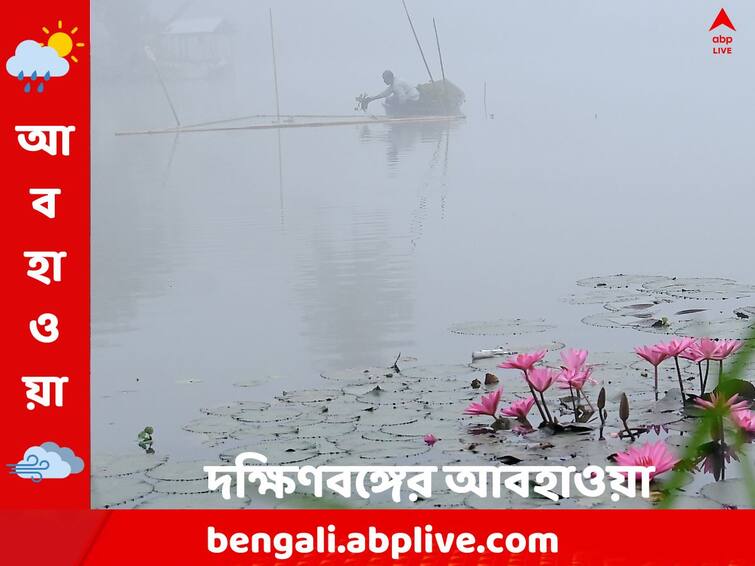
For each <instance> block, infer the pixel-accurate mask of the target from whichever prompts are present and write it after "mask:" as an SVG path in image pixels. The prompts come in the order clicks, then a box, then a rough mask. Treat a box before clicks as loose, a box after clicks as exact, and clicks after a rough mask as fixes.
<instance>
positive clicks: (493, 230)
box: [91, 0, 755, 456]
mask: <svg viewBox="0 0 755 566" xmlns="http://www.w3.org/2000/svg"><path fill="white" fill-rule="evenodd" d="M122 4H125V3H122V2H116V1H115V0H110V1H95V2H94V8H93V27H94V31H93V47H92V55H93V84H92V89H93V97H92V98H93V110H92V124H93V126H92V127H93V131H92V381H91V382H92V441H93V452H94V454H97V453H100V452H106V453H115V454H119V453H129V452H134V451H135V450H138V449H137V448H136V446H135V437H136V434H137V433H138V432H139V431H140V430H141V429H143V428H144V426H145V425H151V426H153V427H154V428H155V431H156V433H155V437H156V442H155V447H156V449H157V450H158V451H159V452H160V453H162V454H170V455H179V456H188V455H196V454H210V453H211V452H212V451H211V450H210V449H208V448H207V447H205V446H201V445H200V444H199V442H198V441H197V440H196V439H195V437H194V436H192V435H191V434H190V433H189V432H186V431H184V430H182V428H181V427H182V425H184V424H185V423H186V422H188V421H190V420H191V419H193V418H195V417H197V416H198V415H199V410H200V408H202V407H207V406H212V405H217V404H219V403H224V402H228V401H231V400H266V399H270V398H272V397H273V396H274V395H276V394H278V393H279V392H281V391H283V390H292V389H296V388H307V387H319V386H320V385H321V380H320V377H319V376H320V373H321V372H323V371H332V370H338V369H343V368H351V367H367V366H374V365H380V366H389V365H390V364H391V363H392V362H393V361H394V359H396V357H397V356H398V355H399V353H401V354H402V355H403V356H405V357H409V358H413V359H416V360H418V361H421V362H422V363H432V364H435V363H468V362H469V361H470V360H471V358H470V356H471V353H472V352H473V351H474V350H479V349H482V348H494V347H496V346H498V345H500V344H502V343H506V342H515V341H519V342H524V343H532V344H544V343H547V342H549V341H560V342H563V343H567V344H569V345H570V346H575V347H584V348H589V349H590V350H595V351H613V352H631V348H632V347H633V346H635V345H639V344H644V343H650V342H652V341H653V340H655V339H656V338H657V337H654V336H653V335H652V334H647V333H642V332H638V331H637V330H632V329H606V328H600V327H594V326H589V325H586V324H584V323H582V322H581V319H582V318H584V317H585V316H588V315H591V314H594V313H596V312H598V311H600V307H601V305H599V304H598V305H596V304H589V305H585V304H573V301H572V302H570V301H568V300H565V298H568V297H569V296H570V295H572V294H574V293H576V292H577V291H578V286H577V285H576V282H577V281H578V280H580V279H583V278H587V277H592V276H598V275H610V274H616V273H628V274H635V273H636V274H646V275H665V276H678V277H723V278H730V279H733V280H736V281H738V282H740V283H743V284H755V264H753V262H752V261H751V260H750V257H749V255H748V253H747V252H748V248H747V246H748V244H750V243H751V242H752V241H753V231H752V220H753V213H754V212H755V197H754V196H753V180H755V161H753V159H752V157H751V154H752V141H751V140H752V132H753V131H755V128H754V127H755V113H753V111H752V100H753V95H754V94H755V92H754V91H755V83H754V82H753V79H752V72H751V70H752V61H753V49H755V36H753V35H752V34H746V33H739V34H738V35H737V39H736V46H735V47H736V50H737V53H736V57H732V58H731V59H730V60H726V61H723V60H715V59H713V58H712V56H711V54H710V49H709V45H710V38H709V34H708V32H707V28H708V25H709V23H710V22H709V20H710V19H711V17H712V14H711V9H710V5H709V3H705V2H690V3H688V4H689V5H688V6H686V7H685V9H684V10H679V9H678V7H674V6H671V5H664V4H661V5H659V4H657V3H652V2H640V3H635V4H633V7H632V10H631V11H625V10H624V8H623V7H622V6H621V5H619V4H615V5H614V4H611V5H604V4H603V3H600V4H599V3H596V2H570V3H568V4H566V3H563V4H562V3H555V2H543V3H539V4H532V3H519V2H498V1H480V2H475V3H461V2H430V1H429V0H426V1H416V2H409V6H410V7H411V9H412V16H413V18H414V20H415V22H416V24H417V31H418V33H419V36H420V39H421V40H422V41H423V44H424V47H425V51H426V55H427V56H428V60H429V63H430V64H431V68H432V69H433V71H434V72H435V73H436V74H439V72H440V71H439V69H438V64H437V53H436V52H435V45H434V38H433V35H432V33H433V32H432V18H433V17H435V18H436V20H437V23H438V28H439V32H440V39H441V43H442V47H443V57H444V63H445V70H446V73H447V75H448V77H449V78H450V79H451V80H452V81H454V82H455V83H456V84H457V85H459V86H460V87H461V88H462V89H463V90H464V91H465V93H466V103H465V104H464V106H463V108H462V110H463V112H464V114H465V116H466V118H465V119H463V120H458V121H453V122H451V123H445V122H441V123H427V124H380V123H375V124H367V125H349V126H339V127H332V128H325V127H322V128H302V129H286V130H262V131H255V130H248V131H243V130H242V131H218V132H202V133H180V134H160V135H140V136H116V135H115V133H116V132H121V131H125V130H134V129H151V128H166V127H171V126H173V125H174V121H173V117H172V112H171V109H170V106H169V104H168V101H167V98H166V96H165V93H164V92H163V90H162V87H161V85H160V82H159V80H158V76H157V72H156V70H155V68H154V66H153V65H152V63H151V62H150V60H149V58H148V57H147V56H146V55H145V53H144V46H145V45H152V46H155V49H156V50H157V51H158V54H159V53H160V52H159V50H158V46H159V42H160V41H162V40H161V39H159V37H160V34H161V33H163V30H164V29H165V28H166V27H167V26H168V25H169V24H170V23H171V22H174V21H176V20H177V19H182V18H183V19H187V18H189V19H190V18H205V19H206V18H217V19H220V20H222V25H223V28H222V29H223V31H222V36H223V39H222V40H221V42H222V46H223V47H222V49H223V50H224V53H225V55H224V56H225V57H227V61H226V63H225V64H224V67H223V69H221V70H220V71H218V72H213V73H212V74H211V75H210V76H201V75H202V74H201V73H200V76H191V74H190V73H186V72H185V69H184V70H183V71H181V70H176V69H163V71H162V72H163V74H164V80H165V85H166V90H167V91H168V95H169V97H170V99H171V101H172V103H173V104H174V106H175V110H176V113H177V115H178V116H179V119H180V120H181V122H182V124H191V123H197V122H207V121H213V120H225V119H232V118H234V117H240V116H246V115H251V114H273V113H274V112H275V95H274V86H273V79H272V63H271V52H270V30H269V24H268V7H269V5H272V4H273V3H267V2H241V1H226V2H219V1H218V2H201V3H200V2H196V3H192V2H188V3H186V2H162V1H160V2H157V1H155V2H146V1H135V2H130V3H128V5H122ZM315 4H316V6H315ZM470 4H471V5H470ZM730 4H732V6H731V10H730V13H732V12H736V13H737V15H738V17H739V18H740V19H742V20H745V19H747V18H748V17H749V18H750V20H752V19H753V18H755V7H754V6H752V5H750V4H748V3H745V2H732V3H730ZM643 6H644V8H643ZM728 9H729V6H727V10H728ZM273 15H274V18H275V39H276V49H277V64H278V72H279V83H280V84H279V86H280V106H281V112H282V113H284V114H316V115H331V114H332V115H347V114H353V115H354V116H359V115H362V114H361V113H359V112H355V111H354V110H353V108H354V97H355V96H357V95H359V94H360V93H362V92H369V93H370V94H374V93H376V92H378V91H380V90H382V88H384V85H383V84H382V81H381V78H380V74H381V73H382V71H383V70H384V69H387V68H390V69H392V70H393V71H394V72H395V73H396V74H397V75H398V76H400V77H401V78H403V79H405V80H407V81H410V82H412V83H419V82H424V81H427V80H428V79H427V73H426V71H425V68H424V65H423V63H422V60H421V58H420V56H419V54H418V52H417V47H416V45H415V43H414V39H413V37H412V35H411V30H410V29H409V26H408V24H407V22H406V17H405V15H404V13H403V9H402V8H401V4H400V2H384V3H380V4H373V5H370V6H369V7H366V6H363V5H361V4H360V5H356V4H355V3H353V2H347V1H345V0H338V1H332V2H331V1H329V2H318V3H314V2H306V1H304V0H300V1H293V0H290V1H288V0H287V1H283V2H276V3H274V6H273ZM158 64H160V57H158ZM483 92H485V103H486V105H487V110H488V112H487V114H486V113H485V111H484V106H483ZM370 112H371V113H376V114H378V113H381V108H380V105H379V102H375V103H372V105H371V106H370ZM749 300H750V301H755V299H753V298H752V297H750V299H749ZM745 304H746V303H745ZM749 304H750V305H752V304H753V302H750V303H749ZM718 306H720V305H719V304H718V303H717V304H716V308H717V307H718ZM727 308H728V307H727ZM731 308H733V307H731ZM731 308H728V310H729V311H730V310H731ZM723 309H724V307H723V306H722V307H721V309H718V310H716V313H718V312H720V311H721V312H722V311H723ZM714 310H715V309H714ZM705 316H706V315H703V318H704V317H705ZM514 318H522V319H527V320H539V319H544V321H545V323H546V324H547V325H549V326H548V328H547V329H545V330H544V331H543V332H538V333H536V334H531V335H528V336H516V337H513V336H502V335H479V334H477V335H475V334H460V333H454V332H451V331H450V329H451V328H452V327H453V326H454V325H458V324H460V323H465V322H468V321H495V320H498V319H514ZM504 387H506V383H505V381H504Z"/></svg>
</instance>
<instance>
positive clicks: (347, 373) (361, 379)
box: [320, 367, 396, 383]
mask: <svg viewBox="0 0 755 566" xmlns="http://www.w3.org/2000/svg"><path fill="white" fill-rule="evenodd" d="M395 372H396V370H394V369H393V368H385V367H367V368H349V369H342V370H335V371H324V372H322V373H321V374H320V376H321V377H322V378H323V379H328V380H332V381H343V382H350V383H373V382H375V383H379V382H381V381H383V380H384V379H389V378H388V377H387V376H388V375H390V376H391V377H393V374H394V373H395Z"/></svg>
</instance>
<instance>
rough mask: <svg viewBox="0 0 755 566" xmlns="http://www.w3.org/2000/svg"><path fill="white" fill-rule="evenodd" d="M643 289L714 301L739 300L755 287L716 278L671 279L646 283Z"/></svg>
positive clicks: (753, 290)
mask: <svg viewBox="0 0 755 566" xmlns="http://www.w3.org/2000/svg"><path fill="white" fill-rule="evenodd" d="M642 287H643V289H646V290H648V291H653V292H657V293H665V294H667V295H671V296H672V297H678V298H681V299H696V300H716V299H719V300H720V299H741V298H744V297H748V296H750V295H752V294H755V287H753V286H752V285H744V284H741V283H738V282H736V281H734V280H732V279H723V278H718V277H686V278H673V279H671V280H666V281H648V282H646V283H644V284H643V286H642Z"/></svg>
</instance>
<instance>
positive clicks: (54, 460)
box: [6, 442, 84, 483]
mask: <svg viewBox="0 0 755 566" xmlns="http://www.w3.org/2000/svg"><path fill="white" fill-rule="evenodd" d="M6 466H7V467H8V468H10V470H9V473H10V474H13V475H16V476H18V477H20V478H22V479H26V480H31V481H32V482H34V483H39V482H41V481H42V480H47V479H56V480H60V479H64V478H67V477H68V476H70V475H71V474H78V473H79V472H80V471H81V470H83V469H84V460H82V459H81V458H79V457H78V456H76V454H74V453H73V450H71V449H70V448H63V447H61V446H58V445H57V444H56V443H54V442H45V443H44V444H41V445H39V446H32V447H31V448H29V449H28V450H27V451H26V452H25V453H24V458H23V460H21V461H20V462H18V463H16V464H6Z"/></svg>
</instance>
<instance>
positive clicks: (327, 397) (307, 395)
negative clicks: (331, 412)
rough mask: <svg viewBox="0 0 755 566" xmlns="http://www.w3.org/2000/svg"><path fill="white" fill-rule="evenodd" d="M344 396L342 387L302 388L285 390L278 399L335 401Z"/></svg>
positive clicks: (302, 401)
mask: <svg viewBox="0 0 755 566" xmlns="http://www.w3.org/2000/svg"><path fill="white" fill-rule="evenodd" d="M341 396H343V393H342V392H341V390H340V389H301V390H298V391H284V392H283V393H281V394H280V395H276V397H275V398H276V399H278V400H280V401H284V402H286V403H305V404H306V403H323V402H329V401H333V400H335V399H338V398H339V397H341Z"/></svg>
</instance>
